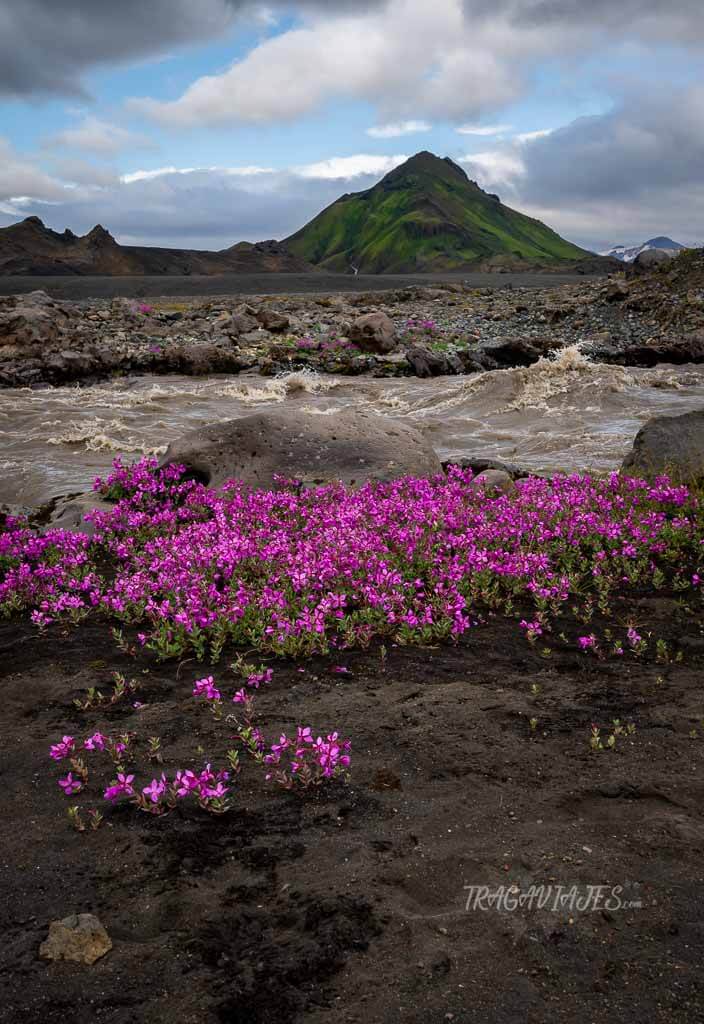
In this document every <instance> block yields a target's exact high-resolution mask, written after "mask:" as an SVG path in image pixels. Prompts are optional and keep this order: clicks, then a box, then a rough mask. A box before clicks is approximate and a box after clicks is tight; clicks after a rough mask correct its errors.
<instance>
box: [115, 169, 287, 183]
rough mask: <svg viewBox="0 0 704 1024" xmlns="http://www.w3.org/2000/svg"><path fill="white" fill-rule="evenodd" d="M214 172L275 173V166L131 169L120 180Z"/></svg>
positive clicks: (129, 180)
mask: <svg viewBox="0 0 704 1024" xmlns="http://www.w3.org/2000/svg"><path fill="white" fill-rule="evenodd" d="M203 172H206V173H213V174H223V175H232V176H234V177H238V176H239V177H243V178H245V177H250V176H251V175H255V174H273V173H274V168H273V167H256V166H252V167H156V168H154V169H153V170H148V171H130V173H129V174H123V175H121V177H120V181H121V182H122V183H123V185H131V184H132V183H133V182H135V181H149V180H150V179H152V178H164V177H167V176H168V175H171V174H198V173H203Z"/></svg>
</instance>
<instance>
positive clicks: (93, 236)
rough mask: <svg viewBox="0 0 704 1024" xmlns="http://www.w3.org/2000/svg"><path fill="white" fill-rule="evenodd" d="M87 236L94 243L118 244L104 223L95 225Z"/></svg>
mask: <svg viewBox="0 0 704 1024" xmlns="http://www.w3.org/2000/svg"><path fill="white" fill-rule="evenodd" d="M86 238H87V240H88V241H89V242H91V243H92V244H93V245H117V242H116V241H115V239H114V238H113V237H112V235H111V234H110V232H109V231H106V229H105V228H104V227H103V225H102V224H96V225H95V227H94V228H92V229H91V230H90V231H89V232H88V234H87V235H86Z"/></svg>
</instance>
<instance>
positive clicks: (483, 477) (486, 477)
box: [469, 469, 518, 495]
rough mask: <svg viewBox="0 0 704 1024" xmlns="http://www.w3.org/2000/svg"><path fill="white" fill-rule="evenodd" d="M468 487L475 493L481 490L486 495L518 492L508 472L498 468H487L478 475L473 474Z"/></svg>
mask: <svg viewBox="0 0 704 1024" xmlns="http://www.w3.org/2000/svg"><path fill="white" fill-rule="evenodd" d="M469 489H470V491H474V492H475V493H477V492H479V491H482V492H483V493H484V494H487V495H488V494H493V495H496V494H507V495H513V494H517V493H518V489H517V487H516V485H515V483H514V482H513V480H512V479H511V477H510V476H509V474H508V473H504V472H503V470H500V469H487V470H486V471H485V472H484V473H480V474H479V476H475V478H474V480H472V482H471V484H470V485H469Z"/></svg>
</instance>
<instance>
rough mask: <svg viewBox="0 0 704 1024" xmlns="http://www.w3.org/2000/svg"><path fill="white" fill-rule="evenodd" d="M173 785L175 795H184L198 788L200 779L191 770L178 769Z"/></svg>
mask: <svg viewBox="0 0 704 1024" xmlns="http://www.w3.org/2000/svg"><path fill="white" fill-rule="evenodd" d="M174 786H175V788H176V794H177V796H180V797H184V796H188V794H189V793H192V792H193V791H194V790H196V789H198V787H199V786H200V780H199V778H198V776H197V775H196V774H195V772H192V771H191V770H190V769H186V771H185V772H184V771H180V770H179V771H177V772H176V777H175V779H174Z"/></svg>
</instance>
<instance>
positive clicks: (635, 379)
mask: <svg viewBox="0 0 704 1024" xmlns="http://www.w3.org/2000/svg"><path fill="white" fill-rule="evenodd" d="M282 406H283V407H286V406H291V407H295V408H296V409H299V410H302V411H304V412H306V413H308V414H310V415H311V416H335V414H336V413H337V412H338V411H339V410H341V409H349V408H352V409H355V408H364V409H368V410H371V411H374V412H377V413H381V414H382V415H384V416H389V417H398V418H399V419H403V420H406V421H410V422H411V423H413V424H414V425H416V426H418V427H419V428H420V429H421V430H423V431H425V432H426V433H427V435H428V437H429V439H430V441H431V442H432V444H433V445H434V447H435V449H436V450H437V452H438V453H439V455H440V456H441V457H442V458H443V459H447V458H460V457H463V456H482V457H489V458H495V459H502V460H505V461H509V462H515V463H518V464H519V465H521V466H524V467H526V468H528V469H530V470H534V471H535V472H540V473H546V472H561V471H574V470H594V471H605V470H610V469H615V468H617V467H618V466H619V465H620V463H621V460H622V458H623V456H624V454H625V453H626V451H628V449H629V448H630V445H631V442H632V441H633V438H634V436H635V434H636V433H637V431H638V430H639V428H640V427H641V426H642V424H643V423H644V422H645V421H646V420H648V419H649V418H650V417H651V416H656V415H662V414H669V415H676V414H679V413H684V412H688V411H690V410H692V409H699V408H704V367H699V366H676V367H675V366H667V365H663V366H658V367H656V368H654V369H634V368H630V367H626V368H622V367H618V366H606V365H603V364H599V363H592V362H590V361H589V360H587V359H586V358H585V357H584V356H583V355H582V354H581V353H580V352H579V350H578V348H577V347H576V346H573V347H571V348H567V349H564V350H562V352H561V353H560V354H559V356H558V357H557V358H556V359H552V360H549V359H543V360H541V361H540V362H538V363H536V364H535V365H534V366H531V367H529V368H528V369H511V370H495V371H493V372H488V373H479V374H473V375H470V376H466V377H440V378H433V379H430V380H420V379H418V378H413V377H411V378H398V379H396V378H395V379H372V378H369V377H332V376H322V375H318V374H313V373H309V372H293V373H287V374H284V375H282V376H280V377H274V378H265V377H260V376H258V375H248V374H240V375H239V376H234V377H228V376H212V377H203V378H195V377H181V376H169V377H156V376H141V377H133V378H122V379H119V380H115V381H111V382H109V383H104V384H97V385H90V386H81V387H78V386H71V387H57V388H48V389H45V390H35V391H32V390H30V389H8V390H4V391H0V502H1V503H5V504H7V505H10V506H12V507H16V506H24V507H28V508H29V507H35V506H37V505H40V504H42V503H44V502H46V501H48V500H49V499H51V498H54V497H56V496H58V495H63V494H69V493H75V492H78V491H85V490H88V489H90V486H91V483H92V480H93V478H94V477H95V476H96V475H97V474H101V473H104V472H105V470H106V469H107V468H108V467H109V465H110V464H111V462H112V460H113V459H114V458H115V456H116V455H117V454H119V453H122V454H124V455H125V457H126V459H127V460H128V461H129V460H134V459H137V458H139V457H140V456H142V455H159V454H160V453H161V452H163V451H164V450H165V447H166V446H167V445H168V443H169V442H170V441H171V440H172V439H173V438H176V437H178V436H179V435H180V434H182V433H184V432H185V431H186V430H189V429H191V428H193V427H196V426H200V425H202V424H206V423H212V422H217V421H218V420H223V419H232V418H235V417H239V416H246V415H247V414H248V413H249V412H251V411H252V410H253V409H265V408H267V407H282Z"/></svg>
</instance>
